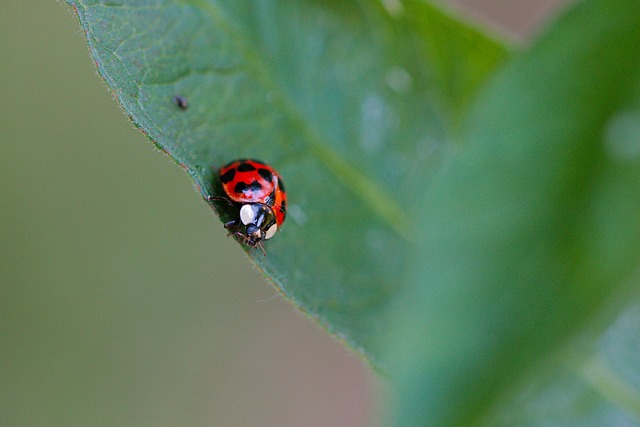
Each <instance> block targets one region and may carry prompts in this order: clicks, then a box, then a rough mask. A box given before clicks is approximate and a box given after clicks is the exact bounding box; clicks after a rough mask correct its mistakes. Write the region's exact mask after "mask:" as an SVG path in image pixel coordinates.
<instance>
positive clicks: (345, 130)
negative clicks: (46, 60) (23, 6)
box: [69, 0, 506, 361]
mask: <svg viewBox="0 0 640 427" xmlns="http://www.w3.org/2000/svg"><path fill="white" fill-rule="evenodd" d="M69 3H70V4H71V5H72V6H73V7H74V9H75V10H76V11H77V13H78V16H79V19H80V23H81V26H82V28H83V29H84V31H85V33H86V36H87V39H88V42H89V46H90V50H91V53H92V55H93V57H94V59H95V62H96V65H97V67H98V70H99V72H100V74H101V75H102V76H103V78H104V79H105V80H106V82H107V84H108V85H109V87H110V88H111V89H112V90H113V92H114V93H115V95H116V97H117V98H118V100H119V102H120V103H121V105H122V106H123V108H124V110H125V111H126V112H127V114H128V115H129V116H130V117H131V119H132V120H133V122H134V123H135V124H136V126H138V127H139V128H140V129H141V130H142V131H143V132H144V133H145V134H146V135H147V136H148V137H149V138H150V139H151V140H152V141H153V142H154V143H155V144H156V145H157V146H158V147H160V148H161V149H163V150H164V151H166V152H167V153H168V154H169V155H170V156H171V157H172V158H174V159H175V160H176V161H177V162H178V163H179V164H181V165H182V166H183V167H184V168H185V169H186V170H187V171H188V172H189V174H190V175H191V176H192V177H193V179H194V181H195V182H196V184H197V185H198V187H199V188H200V189H201V191H202V193H203V195H205V196H212V195H219V189H218V187H217V186H216V180H215V177H216V171H217V169H218V168H219V167H220V166H222V165H224V164H225V163H227V162H229V161H231V160H234V159H237V158H242V157H249V158H257V159H260V160H263V161H266V162H268V163H270V164H271V165H273V166H274V167H275V168H276V169H277V170H278V171H279V172H280V173H281V175H282V176H283V178H284V181H285V183H286V189H287V193H288V197H289V209H288V217H287V221H286V223H285V225H284V228H283V229H282V231H279V232H278V234H277V235H276V236H275V237H274V238H273V239H271V240H270V241H269V242H268V244H267V245H266V249H267V252H268V256H267V257H263V256H262V254H261V253H260V252H259V251H249V252H250V255H251V257H252V258H253V260H254V262H256V263H257V265H258V266H259V268H260V269H261V270H262V271H263V272H264V273H265V275H266V276H267V277H268V278H269V279H271V280H272V281H273V282H274V284H275V285H276V286H277V287H278V289H280V290H282V291H283V292H284V294H285V295H286V296H287V297H288V298H290V299H291V300H292V301H293V302H295V303H296V304H297V305H298V306H299V307H301V308H302V309H303V310H304V311H305V312H307V313H309V314H311V315H312V316H313V317H315V318H316V319H319V320H320V322H321V324H323V325H324V326H325V327H326V328H328V329H329V330H330V331H332V332H333V333H335V334H337V335H338V336H341V337H343V338H344V339H345V340H346V341H347V342H348V343H349V344H350V345H351V347H352V348H355V349H358V350H359V351H361V352H362V353H364V354H366V355H368V356H369V359H370V360H374V361H375V360H377V359H378V353H379V352H378V350H377V349H375V348H374V341H375V338H376V337H379V335H380V334H381V330H382V329H383V328H384V323H385V320H384V317H383V315H382V312H383V311H384V308H385V307H386V306H387V305H388V302H389V301H390V300H391V299H392V297H393V296H394V295H395V293H396V292H397V291H398V290H399V289H401V288H402V286H403V283H402V274H403V272H404V270H405V268H406V263H407V261H409V260H410V259H411V256H412V254H413V253H414V250H415V247H414V246H413V244H412V240H413V228H414V226H415V218H413V217H412V214H411V212H412V209H413V207H414V206H415V205H416V201H417V200H418V199H419V198H420V197H419V195H420V194H421V191H422V189H423V186H424V182H423V179H424V177H426V176H427V175H428V173H429V171H432V170H433V169H434V168H435V166H436V165H437V164H438V163H439V160H438V159H439V157H438V156H437V155H436V154H437V153H438V152H439V151H440V149H441V147H444V146H446V145H448V144H449V136H448V135H449V133H450V130H451V129H450V127H451V125H450V123H452V122H453V121H454V118H455V116H456V115H457V114H459V110H460V109H461V108H462V106H463V105H464V104H465V103H466V102H468V100H469V99H471V96H472V95H473V91H474V89H475V88H477V87H478V86H479V84H480V82H482V81H483V80H484V79H485V78H486V76H487V75H488V73H489V72H490V71H491V70H492V69H493V68H494V67H495V66H496V65H497V64H498V62H499V61H500V60H501V59H502V58H504V56H505V55H506V51H505V49H504V48H503V47H502V46H501V45H500V44H498V43H497V42H495V41H493V40H490V39H488V38H487V37H485V36H483V35H482V34H481V33H479V32H477V31H475V30H472V29H470V28H467V27H466V26H465V24H462V23H459V22H456V21H455V20H454V19H452V18H450V17H448V16H447V15H445V14H443V13H442V12H440V11H438V10H436V9H434V8H432V7H431V6H427V5H426V4H423V3H421V2H418V1H415V2H413V1H409V2H405V3H404V5H405V6H403V7H400V8H399V9H393V7H391V8H390V7H389V5H387V8H386V9H385V7H383V5H382V4H381V3H377V2H365V1H351V2H342V1H341V2H338V1H294V2H291V1H275V0H271V1H261V2H248V1H238V0H228V1H214V0H191V1H187V0H183V1H178V0H174V1H169V0H166V1H161V0H145V1H142V0H137V1H133V0H132V1H108V2H106V1H95V0H93V1H92V0H82V1H81V0H69ZM408 11H411V14H410V15H411V16H410V18H409V17H408V15H409V13H408ZM429 23H431V24H432V25H427V24H429ZM463 28H464V31H465V33H464V34H465V36H466V38H467V42H468V43H466V44H460V45H459V46H458V43H457V42H456V43H455V45H456V46H457V47H456V49H455V50H451V51H449V50H447V49H443V46H445V45H446V43H447V41H448V40H451V39H453V38H454V35H456V34H458V32H459V30H460V29H463ZM434 46H438V49H435V50H434V48H433V47H434ZM478 47H480V49H478ZM433 52H437V54H435V53H433ZM487 52H490V53H491V54H490V55H489V56H487V55H486V54H487ZM449 53H451V55H450V54H449ZM453 53H455V55H454V54H453ZM467 64H480V65H479V66H474V67H467V66H466V65H467ZM452 69H457V70H459V71H460V72H459V73H457V74H455V76H452V77H451V79H460V78H461V77H460V76H463V80H464V81H465V82H466V85H467V86H466V87H467V88H468V89H466V90H465V94H464V96H461V97H459V99H458V100H456V101H455V102H453V103H451V102H448V101H446V100H447V96H448V95H447V93H448V90H449V89H448V87H451V86H452V85H455V80H450V78H449V77H447V76H448V74H447V73H443V72H442V70H452ZM175 96H182V97H184V98H185V99H186V101H187V102H188V105H189V108H188V109H186V110H181V109H180V108H179V107H178V106H176V105H175V104H174V103H172V99H173V98H174V97H175ZM216 207H217V208H218V210H219V213H220V214H221V216H222V219H223V220H224V219H228V215H229V213H228V212H227V211H226V209H225V206H224V204H221V203H218V204H217V205H216Z"/></svg>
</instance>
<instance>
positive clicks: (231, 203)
mask: <svg viewBox="0 0 640 427" xmlns="http://www.w3.org/2000/svg"><path fill="white" fill-rule="evenodd" d="M214 200H221V201H223V202H227V204H228V205H229V206H233V202H232V201H231V200H229V199H227V198H226V197H222V196H207V202H213V201H214Z"/></svg>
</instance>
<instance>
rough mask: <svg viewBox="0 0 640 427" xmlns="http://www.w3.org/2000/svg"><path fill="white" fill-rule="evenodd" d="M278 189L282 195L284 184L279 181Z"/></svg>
mask: <svg viewBox="0 0 640 427" xmlns="http://www.w3.org/2000/svg"><path fill="white" fill-rule="evenodd" d="M278 188H279V189H280V191H282V192H283V193H284V182H282V180H281V179H279V180H278Z"/></svg>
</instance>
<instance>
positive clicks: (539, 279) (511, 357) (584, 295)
mask: <svg viewBox="0 0 640 427" xmlns="http://www.w3.org/2000/svg"><path fill="white" fill-rule="evenodd" d="M639 40H640V2H638V1H636V0H589V1H585V2H582V3H580V4H579V5H577V6H576V7H575V8H574V9H572V10H571V11H569V12H568V13H567V14H566V15H564V16H563V17H562V18H561V19H560V20H559V21H558V22H557V23H556V24H555V25H554V26H553V27H552V28H551V29H550V31H549V32H548V33H547V34H546V35H544V36H543V37H542V38H541V39H540V40H538V41H537V42H536V43H535V44H534V46H533V47H532V49H531V50H530V51H528V52H526V53H523V54H522V55H519V56H517V57H516V58H514V59H513V61H512V62H511V63H509V64H508V65H507V66H506V67H505V69H504V70H502V71H501V72H500V73H499V74H498V75H497V76H496V77H495V78H494V79H493V81H492V82H491V84H490V85H488V87H487V88H486V90H484V92H483V93H482V94H481V95H480V96H479V97H478V98H477V100H476V101H477V102H475V105H474V107H473V108H472V109H471V111H470V113H469V114H468V116H467V117H466V118H465V121H464V124H463V128H464V131H463V135H462V138H461V140H462V142H461V145H462V147H463V148H461V149H460V150H457V151H455V152H452V153H451V156H450V157H451V160H450V162H449V163H448V164H447V166H446V167H445V168H443V171H442V173H441V174H439V175H438V177H437V178H436V179H434V180H433V182H431V183H430V184H429V187H430V188H429V191H428V194H427V197H426V199H425V201H424V205H423V206H422V209H420V210H418V212H420V217H421V218H422V219H423V222H422V226H421V227H419V231H420V234H421V236H420V242H421V247H422V248H423V249H424V253H422V254H419V255H418V257H417V259H416V262H415V264H414V265H413V267H412V269H411V271H410V274H409V280H408V281H409V283H412V285H410V286H408V287H407V288H406V289H405V290H404V291H403V295H402V296H401V297H399V298H398V301H397V302H396V304H395V309H394V310H392V311H391V312H390V315H389V319H390V322H391V323H392V324H393V325H392V328H391V330H390V332H389V335H388V340H387V347H386V348H387V349H388V350H389V359H390V360H391V361H392V362H391V372H392V373H393V375H394V376H395V377H396V378H397V381H398V383H399V389H400V390H399V397H398V406H397V408H396V409H397V412H396V414H397V418H398V423H399V425H401V426H417V425H429V426H441V425H450V426H460V425H475V423H479V422H481V421H483V420H486V419H485V417H487V414H488V412H489V411H490V410H491V408H492V406H493V405H496V404H497V403H498V402H499V401H500V400H501V399H506V398H507V396H508V394H509V392H510V391H513V390H515V389H517V388H518V386H519V385H521V382H522V381H525V380H526V378H527V376H528V375H531V374H532V372H535V368H537V367H539V366H540V364H541V363H542V362H543V361H547V362H550V361H551V363H555V362H557V361H556V359H555V357H556V355H557V351H558V350H559V349H561V348H563V347H565V346H567V345H568V344H569V343H570V342H571V339H572V338H573V337H575V335H576V334H577V333H578V332H580V331H582V330H583V329H584V328H585V327H587V326H588V325H589V324H590V322H591V321H592V320H593V318H594V316H597V315H598V314H599V313H600V311H601V309H602V308H603V306H604V305H605V304H606V303H607V302H608V301H609V300H610V298H611V297H612V296H613V295H615V294H616V293H617V292H618V291H620V290H621V289H622V288H624V287H625V279H626V278H627V277H628V275H630V274H631V272H632V271H633V269H634V268H635V267H637V264H638V254H640V156H639V155H638V151H637V150H638V149H639V148H640V144H638V138H637V135H634V133H633V129H637V126H639V125H640V121H639V120H638V117H639V116H638V111H640V110H638V105H639V103H638V102H637V101H638V99H639V98H638V97H637V94H638V90H637V89H638V87H640V86H639V83H640V79H639V77H640V43H639V42H638V41H639ZM634 144H635V145H634Z"/></svg>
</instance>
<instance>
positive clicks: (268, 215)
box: [218, 159, 287, 255]
mask: <svg viewBox="0 0 640 427" xmlns="http://www.w3.org/2000/svg"><path fill="white" fill-rule="evenodd" d="M218 177H219V179H220V183H221V184H222V189H223V190H224V192H225V194H226V196H227V197H226V198H227V201H228V203H229V204H230V205H232V206H235V207H237V208H238V218H236V219H234V220H233V221H229V222H227V223H226V224H225V225H224V227H225V228H226V229H227V230H230V231H232V232H233V233H234V234H235V235H236V236H238V237H240V238H242V239H243V243H245V244H247V245H249V246H251V247H252V248H255V247H258V246H259V247H260V249H262V251H263V252H264V248H263V247H262V241H263V240H268V239H270V238H272V237H273V235H274V234H276V231H278V228H280V227H282V224H283V223H284V218H285V216H286V213H287V193H285V190H284V183H283V182H282V177H281V176H280V174H279V173H278V172H276V170H275V169H273V168H272V167H271V166H269V165H267V164H266V163H263V162H261V161H259V160H251V159H240V160H234V161H232V162H231V163H229V164H227V165H226V166H223V167H222V168H221V169H220V172H219V175H218ZM265 255H266V253H265Z"/></svg>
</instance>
